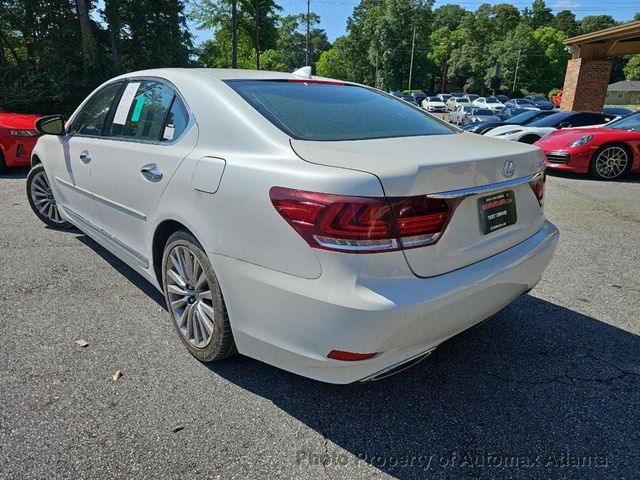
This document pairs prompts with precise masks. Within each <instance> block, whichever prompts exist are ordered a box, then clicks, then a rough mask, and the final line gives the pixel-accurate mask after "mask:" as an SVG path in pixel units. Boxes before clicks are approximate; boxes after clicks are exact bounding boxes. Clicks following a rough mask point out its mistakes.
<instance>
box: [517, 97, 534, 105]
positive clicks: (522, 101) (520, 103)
mask: <svg viewBox="0 0 640 480" xmlns="http://www.w3.org/2000/svg"><path fill="white" fill-rule="evenodd" d="M514 102H516V103H517V104H518V105H533V103H531V102H530V101H529V100H525V99H524V98H517V99H516V100H514Z"/></svg>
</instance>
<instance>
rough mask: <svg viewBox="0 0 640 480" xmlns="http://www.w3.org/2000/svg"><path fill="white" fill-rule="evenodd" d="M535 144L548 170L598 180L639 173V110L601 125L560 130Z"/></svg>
mask: <svg viewBox="0 0 640 480" xmlns="http://www.w3.org/2000/svg"><path fill="white" fill-rule="evenodd" d="M535 145H537V146H539V147H540V148H542V150H544V153H545V155H546V157H547V162H546V163H547V168H548V169H555V170H565V171H570V172H578V173H590V174H591V175H593V176H594V177H596V178H599V179H602V180H614V179H617V178H620V177H622V176H623V175H626V174H627V173H629V172H640V112H638V113H634V114H632V115H629V116H627V117H624V118H621V119H619V120H615V121H613V122H611V123H608V124H607V125H606V126H604V127H594V128H566V129H560V130H557V131H555V132H553V133H552V134H551V135H548V136H546V137H544V138H542V139H541V140H538V141H537V142H536V143H535Z"/></svg>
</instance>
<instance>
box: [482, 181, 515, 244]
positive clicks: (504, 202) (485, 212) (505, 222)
mask: <svg viewBox="0 0 640 480" xmlns="http://www.w3.org/2000/svg"><path fill="white" fill-rule="evenodd" d="M478 208H479V209H480V228H481V229H482V233H484V234H485V235H486V234H487V233H491V232H495V231H496V230H500V229H501V228H504V227H508V226H509V225H513V224H514V223H516V221H517V219H518V216H517V214H516V196H515V193H513V190H506V191H504V192H500V193H496V194H494V195H490V196H488V197H482V198H480V199H478Z"/></svg>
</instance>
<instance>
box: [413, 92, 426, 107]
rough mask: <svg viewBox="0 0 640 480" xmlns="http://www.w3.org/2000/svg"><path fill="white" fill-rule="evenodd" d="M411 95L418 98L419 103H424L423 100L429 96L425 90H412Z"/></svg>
mask: <svg viewBox="0 0 640 480" xmlns="http://www.w3.org/2000/svg"><path fill="white" fill-rule="evenodd" d="M411 96H412V97H413V98H415V99H416V103H417V104H418V105H422V101H423V100H424V99H425V98H427V96H426V95H425V94H424V93H423V92H411Z"/></svg>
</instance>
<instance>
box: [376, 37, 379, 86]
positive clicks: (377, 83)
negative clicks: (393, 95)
mask: <svg viewBox="0 0 640 480" xmlns="http://www.w3.org/2000/svg"><path fill="white" fill-rule="evenodd" d="M378 52H379V51H378V47H377V46H376V88H380V87H379V86H378V85H379V84H380V83H379V82H378Z"/></svg>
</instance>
